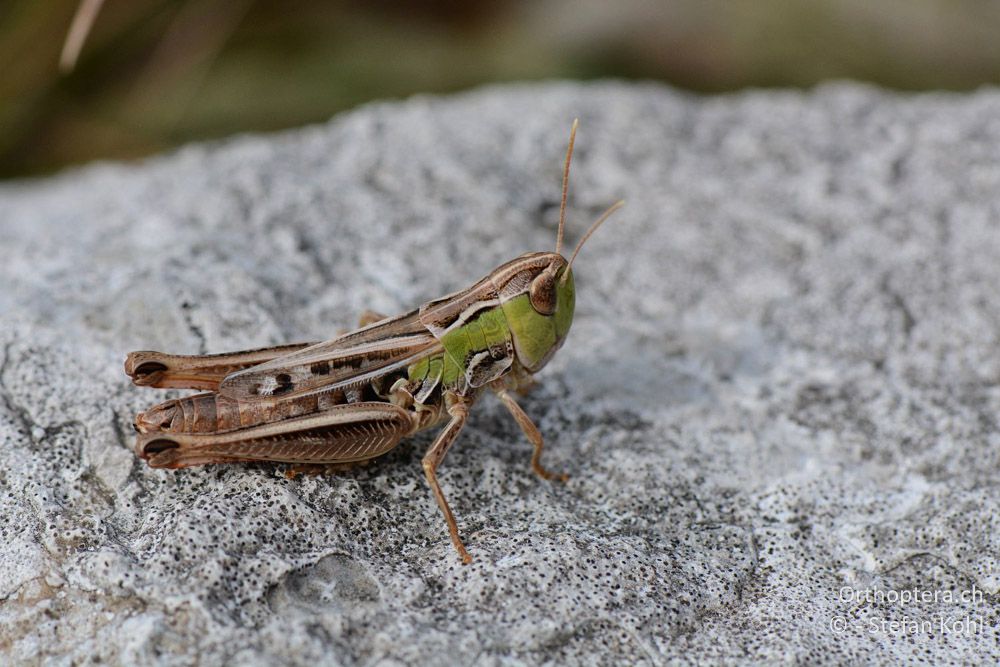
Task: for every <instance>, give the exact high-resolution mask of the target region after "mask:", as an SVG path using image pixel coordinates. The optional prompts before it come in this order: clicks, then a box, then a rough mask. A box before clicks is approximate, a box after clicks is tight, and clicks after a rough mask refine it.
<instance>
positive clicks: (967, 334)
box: [0, 83, 1000, 665]
mask: <svg viewBox="0 0 1000 667" xmlns="http://www.w3.org/2000/svg"><path fill="white" fill-rule="evenodd" d="M577 115H578V116H579V117H580V119H581V125H580V134H579V137H578V143H577V146H578V148H577V154H576V161H575V163H574V171H573V179H572V187H571V207H570V225H569V230H568V236H569V241H570V242H571V243H575V241H576V240H577V239H578V238H579V237H580V235H581V234H582V232H583V231H584V229H585V228H586V226H587V224H589V222H590V221H591V220H592V219H593V218H594V217H595V216H596V215H597V214H598V213H599V212H600V211H601V210H602V209H603V208H604V207H605V206H607V205H608V204H610V203H611V202H613V201H614V200H615V199H617V198H619V197H624V198H625V199H627V200H628V205H627V207H626V208H625V210H624V211H623V212H622V213H621V214H620V215H619V216H618V218H617V219H614V220H613V221H611V222H609V223H608V225H607V227H605V228H604V229H603V230H601V231H600V232H599V233H598V234H597V235H596V236H595V237H594V238H593V239H592V240H591V241H590V243H589V244H588V246H587V247H586V248H585V249H584V251H583V252H582V253H581V256H580V259H579V262H578V265H577V266H578V270H577V288H578V307H577V317H576V322H575V325H574V329H573V331H572V332H571V334H570V337H569V340H568V342H567V344H566V346H565V347H564V348H563V349H562V351H561V352H560V353H559V354H558V355H557V356H556V358H555V359H554V360H553V362H552V363H551V364H550V365H549V367H547V368H546V369H545V370H544V372H543V373H542V374H541V377H540V379H541V384H540V386H539V387H538V388H537V389H536V390H535V391H534V392H533V393H532V394H531V395H530V397H529V398H527V399H526V400H525V401H524V407H525V409H526V410H527V412H528V413H529V414H530V415H532V416H533V417H534V419H535V420H537V423H538V425H539V427H540V428H541V430H542V432H543V433H544V434H545V435H546V437H547V452H546V454H547V460H548V463H549V464H550V466H551V467H553V468H556V469H563V470H566V471H568V472H569V473H571V474H572V478H571V480H570V481H569V482H568V483H567V484H566V485H558V484H551V483H547V482H544V481H542V480H539V479H537V478H536V477H534V476H533V475H532V473H531V471H530V469H529V467H528V460H529V453H530V447H529V445H528V444H527V443H526V442H525V441H524V438H523V437H522V436H521V434H520V432H519V431H518V429H517V427H516V425H515V424H514V423H513V422H512V421H511V419H510V418H509V417H508V416H507V414H506V413H505V411H504V410H503V408H502V406H499V405H498V404H497V402H496V401H495V400H493V399H492V398H489V397H487V398H485V399H484V400H483V401H482V403H481V405H478V406H477V409H476V410H475V411H474V416H473V418H472V421H471V424H470V426H469V427H468V428H467V430H466V431H465V432H464V433H463V435H462V437H461V439H460V441H459V443H458V444H457V445H456V447H454V448H453V449H452V451H451V452H450V454H449V456H448V459H447V460H446V461H445V464H444V465H443V467H442V469H441V479H442V483H443V486H444V488H445V491H446V493H447V494H448V496H449V498H450V500H451V503H452V505H453V507H454V508H455V510H456V512H457V514H458V517H459V524H460V527H461V532H462V534H463V536H464V538H465V540H466V543H467V545H468V547H469V549H470V551H471V552H472V554H473V556H474V557H475V558H476V560H475V562H474V563H473V564H471V565H469V566H462V565H461V564H460V562H459V559H458V557H457V556H456V554H455V552H454V550H453V549H452V546H451V543H450V541H449V539H448V536H447V531H446V529H445V525H444V522H443V520H442V519H441V517H440V515H439V513H438V509H437V507H436V505H435V504H434V501H433V498H432V497H431V495H430V493H429V491H428V489H427V488H426V486H425V484H424V480H423V476H422V471H421V468H420V458H421V456H422V452H423V450H424V449H425V448H426V447H427V445H428V444H429V442H430V439H431V435H430V434H427V435H422V436H419V437H417V438H414V439H413V440H411V441H409V442H407V443H405V444H403V445H401V446H400V447H399V448H397V449H396V450H395V451H393V452H392V453H391V454H389V455H387V456H386V457H384V458H383V459H381V460H380V461H378V462H376V463H375V464H373V465H371V466H368V467H366V468H362V469H359V470H357V471H352V472H346V473H343V474H340V475H337V476H330V477H299V478H297V479H294V480H289V479H286V478H285V476H284V475H283V468H281V467H280V466H272V465H263V464H260V465H237V466H220V467H206V468H195V469H188V470H182V471H163V470H153V469H150V468H148V467H147V466H146V465H145V464H143V463H142V462H141V461H139V460H137V459H136V458H135V456H134V454H133V452H132V449H131V444H132V436H131V429H130V421H131V417H132V415H133V414H134V413H135V412H136V411H138V410H141V409H143V408H144V407H145V406H148V405H151V404H153V403H155V402H158V401H159V400H162V399H163V398H165V397H167V396H171V395H177V394H178V392H162V391H156V390H143V389H140V388H137V387H134V386H132V385H130V384H129V382H128V381H127V379H126V378H125V376H124V374H123V372H122V361H123V359H124V355H125V353H126V352H127V351H129V350H135V349H158V350H163V351H171V352H186V353H198V352H217V351H226V350H230V349H240V348H247V347H254V346H261V345H267V344H274V343H279V342H290V341H295V340H310V339H321V338H324V337H329V336H331V335H332V334H333V333H334V332H335V331H337V330H338V329H341V328H345V327H350V326H352V324H353V323H354V321H355V319H356V318H357V315H358V313H359V312H361V311H362V310H363V309H365V308H371V309H374V310H378V311H383V312H387V313H394V312H399V311H402V310H403V309H406V308H409V307H412V306H414V305H416V304H419V303H421V302H422V301H425V300H428V299H431V298H434V297H437V296H440V295H442V294H445V293H447V292H450V291H452V290H455V289H458V288H461V287H463V286H465V285H467V284H470V283H471V282H472V281H473V280H475V279H478V278H479V277H480V276H481V275H483V274H485V273H486V272H487V271H489V270H490V269H492V268H493V267H494V266H495V265H497V264H499V263H501V262H503V261H505V260H507V259H509V258H512V257H514V256H516V255H518V254H520V253H521V252H524V251H528V250H547V249H550V248H552V247H553V246H554V239H555V228H556V220H557V217H558V216H557V213H558V200H559V186H560V172H561V166H562V165H561V161H562V156H563V151H564V149H565V142H566V138H567V132H568V129H569V124H570V121H571V120H572V118H573V117H574V116H577ZM998 259H1000V92H998V91H996V90H984V91H981V92H977V93H973V94H967V95H953V94H923V95H895V94H890V93H886V92H882V91H879V90H875V89H871V88H866V87H861V86H857V85H846V84H844V85H835V86H829V87H823V88H820V89H818V90H816V91H814V92H809V93H797V92H747V93H741V94H737V95H727V96H721V97H696V96H692V95H686V94H682V93H678V92H675V91H672V90H670V89H667V88H663V87H660V86H656V85H626V84H618V83H600V84H594V85H577V84H544V85H533V86H509V87H497V88H489V89H485V90H481V91H477V92H473V93H469V94H464V95H458V96H454V97H447V98H427V97H420V98H414V99H411V100H408V101H406V102H402V103H394V104H379V105H373V106H368V107H365V108H362V109H359V110H358V111H356V112H353V113H349V114H345V115H343V116H339V117H337V118H335V119H334V120H332V121H331V122H330V123H328V124H326V125H322V126H318V127H309V128H305V129H302V130H298V131H294V132H286V133H282V134H277V135H270V136H249V137H237V138H233V139H231V140H227V141H223V142H215V143H208V144H200V145H193V146H188V147H185V148H183V149H181V150H179V151H177V152H176V153H174V154H171V155H167V156H163V157H157V158H154V159H150V160H146V161H142V162H138V163H129V164H96V165H92V166H89V167H86V168H83V169H78V170H73V171H70V172H67V173H65V174H61V175H59V176H56V177H52V178H47V179H42V180H37V181H27V182H15V183H8V184H5V185H3V186H0V285H2V289H0V317H2V327H0V498H2V501H0V503H2V512H0V537H2V540H0V596H2V600H3V602H2V604H0V651H2V661H3V662H4V663H6V664H11V663H22V664H24V663H27V664H35V663H39V662H44V663H50V664H67V665H68V664H82V663H85V662H88V661H91V660H95V661H104V662H111V663H115V662H117V663H124V664H169V665H190V664H196V663H200V664H218V663H222V662H227V663H230V664H241V665H257V664H259V665H264V664H316V663H320V664H332V665H337V664H345V665H353V664H364V665H400V664H426V665H435V664H487V665H511V664H539V663H548V664H565V663H583V664H621V663H627V664H664V663H668V662H673V661H676V662H702V661H704V662H713V663H720V662H721V663H730V664H737V663H745V662H752V663H758V664H774V663H775V662H785V663H794V662H803V663H828V664H843V663H846V662H855V663H874V662H926V663H935V664H945V663H949V662H951V663H956V664H970V663H980V664H986V663H996V662H997V661H998V660H1000V650H998V648H997V647H998V639H1000V632H998V625H997V623H998V621H997V619H998V599H1000V598H998V592H1000V562H998V558H1000V519H998V517H1000V429H998V414H1000V346H998V341H1000V261H998ZM914 591H916V593H914ZM963 591H964V592H968V595H966V599H963V598H962V595H961V594H962V592H963ZM970 595H972V596H975V597H969V596H970ZM925 597H933V599H930V600H928V599H925ZM859 598H860V599H859ZM965 620H967V621H971V622H972V624H973V625H972V626H969V627H966V628H965V629H963V628H962V627H955V626H952V625H949V626H948V627H945V628H943V629H942V627H941V622H942V621H945V622H949V623H951V622H955V621H958V622H962V621H965ZM893 623H895V624H896V625H893ZM977 624H978V625H977ZM842 626H843V627H842Z"/></svg>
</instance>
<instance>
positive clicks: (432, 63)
mask: <svg viewBox="0 0 1000 667" xmlns="http://www.w3.org/2000/svg"><path fill="white" fill-rule="evenodd" d="M84 6H85V8H86V9H88V10H89V11H92V12H93V11H94V10H97V11H96V15H95V19H94V21H93V23H92V28H91V29H90V30H89V31H86V37H85V39H84V40H82V47H81V48H80V50H79V57H78V58H77V59H76V62H75V66H74V67H72V69H69V68H68V67H64V70H65V71H61V70H60V54H61V53H62V52H63V50H64V44H65V42H66V39H67V34H68V33H69V32H70V26H71V25H72V24H73V22H74V16H75V15H76V14H77V10H78V8H79V7H80V0H0V177H17V176H24V175H31V174H39V173H46V172H51V171H53V170H56V169H58V168H60V167H63V166H65V165H69V164H76V163H81V162H85V161H88V160H93V159H96V158H130V157H136V156H141V155H147V154H150V153H154V152H157V151H160V150H163V149H165V148H167V147H170V146H173V145H176V144H178V143H182V142H185V141H189V140H192V139H201V138H207V137H217V136H223V135H227V134H231V133H234V132H241V131H257V130H274V129H278V128H284V127H293V126H298V125H302V124H305V123H310V122H315V121H321V120H324V119H327V118H329V117H330V116H331V115H332V114H334V113H336V112H338V111H341V110H343V109H347V108H350V107H352V106H355V105H357V104H360V103H363V102H366V101H369V100H373V99H380V98H395V97H402V96H406V95H410V94H413V93H417V92H448V91H455V90H461V89H464V88H469V87H471V86H475V85H479V84H483V83H487V82H493V81H513V80H537V79H543V78H574V79H590V78H598V77H624V78H630V79H654V80H660V81H665V82H668V83H671V84H674V85H677V86H680V87H683V88H687V89H691V90H696V91H727V90H734V89H739V88H743V87H747V86H798V87H805V86H812V85H814V84H816V83H818V82H821V81H824V80H828V79H844V78H850V79H858V80H864V81H870V82H874V83H878V84H881V85H884V86H889V87H892V88H897V89H904V90H921V89H939V88H941V89H951V90H968V89H973V88H976V87H978V86H981V85H984V84H994V85H995V84H997V83H1000V2H998V1H996V0H799V1H792V0H788V1H782V0H756V1H737V0H730V1H725V0H674V1H668V0H663V1H659V2H657V1H653V0H620V1H617V2H607V1H600V0H580V1H570V0H539V1H534V2H532V1H529V0H494V1H491V2H487V1H484V0H444V1H441V2H434V1H432V0H410V1H404V0H370V1H367V2H366V1H362V0H353V1H352V0H340V1H331V2H318V1H311V0H284V1H276V0H103V2H102V1H101V0H84ZM78 36H79V35H78ZM67 64H68V63H67Z"/></svg>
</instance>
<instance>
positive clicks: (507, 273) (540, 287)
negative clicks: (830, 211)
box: [125, 121, 624, 563]
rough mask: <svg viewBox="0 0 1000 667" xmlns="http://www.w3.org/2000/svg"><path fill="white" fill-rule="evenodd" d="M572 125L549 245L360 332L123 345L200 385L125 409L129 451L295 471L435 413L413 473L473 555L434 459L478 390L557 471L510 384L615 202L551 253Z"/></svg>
mask: <svg viewBox="0 0 1000 667" xmlns="http://www.w3.org/2000/svg"><path fill="white" fill-rule="evenodd" d="M576 128H577V122H576V121H574V122H573V127H572V129H571V130H570V138H569V146H568V148H567V150H566V159H565V163H564V166H563V184H562V201H561V204H560V207H559V228H558V231H557V236H556V250H555V252H530V253H526V254H524V255H521V256H520V257H518V258H517V259H514V260H511V261H509V262H507V263H506V264H503V265H501V266H499V267H498V268H496V269H495V270H493V271H492V272H490V274H489V275H487V276H486V277H484V278H483V279H482V280H480V281H479V282H477V283H475V284H474V285H472V286H471V287H469V288H467V289H464V290H462V291H459V292H455V293H453V294H450V295H448V296H445V297H441V298H440V299H437V300H434V301H430V302H428V303H425V304H423V305H422V306H420V307H419V308H416V309H414V310H411V311H410V312H408V313H406V314H403V315H399V316H398V317H391V318H390V317H383V316H381V315H377V314H374V313H366V314H365V315H363V316H362V319H361V323H360V326H361V328H359V329H357V330H355V331H352V332H349V333H345V334H342V335H339V336H337V337H335V338H332V339H331V340H328V341H325V342H320V343H302V344H295V345H283V346H278V347H269V348H263V349H257V350H249V351H244V352H234V353H229V354H210V355H203V356H184V355H171V354H163V353H160V352H151V351H141V352H132V353H130V354H129V355H128V358H127V359H126V361H125V372H126V373H127V374H128V376H129V377H130V378H131V379H132V381H133V382H134V383H135V384H136V385H139V386H143V387H157V388H182V389H201V390H206V391H205V392H204V393H199V394H194V395H192V396H187V397H184V398H178V399H173V400H169V401H166V402H164V403H160V404H159V405H156V406H154V407H152V408H150V409H149V410H146V411H145V412H140V413H139V414H138V415H136V418H135V423H134V427H135V430H136V431H137V432H138V434H139V435H138V437H137V439H136V443H135V449H136V453H137V454H138V455H139V456H140V457H141V458H143V459H145V460H146V462H147V463H148V464H149V465H150V466H152V467H154V468H184V467H187V466H194V465H201V464H208V463H234V462H239V461H275V462H282V463H289V464H292V467H291V468H290V470H289V473H288V474H289V475H291V476H294V474H296V473H298V472H323V471H328V470H335V469H339V468H341V467H345V466H350V465H353V464H359V463H363V462H367V461H369V460H371V459H374V458H376V457H378V456H381V455H382V454H385V453H386V452H388V451H389V450H391V449H392V448H394V447H395V446H396V445H397V444H398V443H399V442H400V441H401V440H402V439H403V438H405V437H407V436H410V435H412V434H414V433H416V432H418V431H422V430H425V429H429V428H433V427H435V426H438V425H440V424H442V423H444V428H443V429H442V430H441V431H440V433H439V434H438V436H437V438H436V439H435V440H434V442H433V444H432V445H431V446H430V449H428V450H427V453H426V455H425V456H424V458H423V468H424V474H425V475H426V477H427V483H428V484H429V485H430V487H431V490H432V491H433V492H434V497H435V499H436V500H437V504H438V506H439V507H440V509H441V512H442V513H443V514H444V518H445V520H446V521H447V524H448V531H449V533H450V535H451V541H452V543H453V544H454V545H455V549H456V550H457V551H458V553H459V555H460V556H461V557H462V562H463V563H469V562H471V560H472V558H471V556H469V552H468V551H466V549H465V545H464V544H463V543H462V540H461V538H460V537H459V533H458V524H457V523H456V522H455V516H454V515H453V514H452V511H451V508H450V507H449V506H448V501H447V500H446V499H445V496H444V493H443V492H442V491H441V485H440V484H438V479H437V469H438V466H439V465H440V464H441V462H442V461H443V460H444V457H445V454H447V453H448V448H449V447H451V445H452V443H454V442H455V439H456V438H457V437H458V434H459V432H460V431H461V430H462V427H463V426H464V425H465V422H466V419H467V418H468V414H469V410H470V408H471V407H472V405H473V404H474V403H475V402H476V400H477V399H478V398H479V396H480V395H482V394H483V393H484V391H485V390H489V391H492V392H493V393H495V394H496V395H497V397H499V399H500V401H501V402H502V403H503V404H504V406H506V408H507V410H508V411H509V412H510V414H511V415H512V416H513V417H514V420H515V421H516V422H517V424H518V425H519V426H520V427H521V430H522V431H523V432H524V435H525V436H526V437H527V439H528V440H529V441H530V442H531V444H532V445H533V446H534V452H533V454H532V457H531V467H532V470H534V472H535V473H537V474H538V475H539V476H541V477H542V478H544V479H547V480H553V479H554V480H561V481H565V480H566V479H567V476H566V475H564V474H556V473H553V472H551V471H549V470H548V469H546V468H545V467H544V466H543V465H542V462H541V455H542V446H543V441H542V435H541V433H540V432H539V430H538V428H537V427H536V426H535V424H534V423H533V422H532V421H531V419H530V418H529V417H528V415H527V414H525V412H524V410H522V409H521V407H520V406H519V405H518V404H517V402H516V401H515V399H514V397H513V396H512V395H511V392H512V391H522V392H523V391H524V390H526V389H527V388H528V387H529V386H530V385H531V384H532V383H533V380H532V375H533V374H534V373H536V372H537V371H539V370H540V369H541V368H542V367H543V366H544V365H545V364H546V363H547V362H548V361H549V359H551V358H552V355H553V354H554V353H555V352H556V350H558V349H559V347H560V346H561V345H562V343H563V341H564V340H565V338H566V334H567V333H568V332H569V328H570V325H571V324H572V322H573V309H574V304H575V287H574V283H573V273H572V266H573V261H574V260H575V259H576V256H577V254H578V253H579V252H580V248H582V247H583V244H584V243H585V242H586V241H587V239H588V238H590V235H591V234H593V233H594V231H595V230H596V229H597V228H598V227H599V226H600V225H601V224H602V223H603V222H604V221H605V220H607V219H608V217H609V216H610V215H611V214H612V213H613V212H614V211H615V210H616V209H618V208H619V207H620V206H622V205H623V204H624V202H622V201H619V202H617V203H615V204H614V205H613V206H611V207H610V208H609V209H608V210H607V211H605V212H604V214H603V215H601V216H600V218H598V219H597V221H595V222H594V223H593V225H591V227H590V229H589V230H588V231H587V233H586V234H584V236H583V238H582V239H581V240H580V242H579V243H578V244H577V246H576V249H575V250H574V251H573V254H572V255H571V256H570V259H569V260H568V261H567V260H566V258H565V257H563V256H562V254H561V252H562V242H563V230H564V227H565V222H566V197H567V192H568V187H569V167H570V161H571V159H572V156H573V144H574V142H575V139H576Z"/></svg>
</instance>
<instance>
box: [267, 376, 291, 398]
mask: <svg viewBox="0 0 1000 667" xmlns="http://www.w3.org/2000/svg"><path fill="white" fill-rule="evenodd" d="M274 381H275V382H276V383H277V386H276V387H275V388H274V391H273V392H272V394H271V395H272V396H281V395H282V394H287V393H288V392H290V391H291V390H292V389H294V388H295V384H294V383H293V382H292V376H291V375H289V374H288V373H278V374H277V375H275V376H274Z"/></svg>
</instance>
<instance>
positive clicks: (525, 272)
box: [494, 120, 625, 373]
mask: <svg viewBox="0 0 1000 667" xmlns="http://www.w3.org/2000/svg"><path fill="white" fill-rule="evenodd" d="M576 127H577V121H575V120H574V121H573V128H572V129H571V130H570V135H569V147H568V148H567V149H566V163H565V165H564V166H563V186H562V203H561V205H560V207H559V231H558V235H557V236H556V251H555V252H533V253H527V254H525V255H521V256H520V257H518V258H517V259H515V260H514V261H513V262H509V263H508V264H506V265H504V266H502V267H500V268H499V269H497V271H496V272H495V273H494V275H495V276H497V278H498V279H499V280H498V281H497V282H498V283H499V284H497V285H496V286H497V288H498V291H499V293H500V303H501V305H502V307H503V312H504V315H505V316H506V318H507V324H508V325H509V326H510V330H511V336H512V338H513V341H514V351H515V353H516V354H517V359H518V361H520V362H521V365H522V366H524V368H525V369H527V370H528V371H529V372H532V373H533V372H535V371H537V370H539V369H540V368H541V367H542V366H544V365H545V364H546V363H547V362H548V360H549V359H551V358H552V355H553V354H554V353H555V351H556V350H558V349H559V347H560V346H561V345H562V343H563V340H565V339H566V334H567V333H569V328H570V325H572V324H573V309H574V306H575V305H576V288H575V286H574V285H573V261H574V260H575V259H576V255H577V253H579V252H580V248H582V247H583V244H584V243H586V241H587V239H589V238H590V235H591V234H593V233H594V231H595V230H596V229H597V228H598V227H600V226H601V224H602V223H603V222H604V221H605V220H607V219H608V217H610V216H611V214H612V213H614V212H615V211H616V210H618V209H619V208H620V207H621V206H622V205H623V204H624V203H625V202H623V201H618V202H616V203H615V204H613V205H612V206H611V207H610V208H609V209H608V210H606V211H605V212H604V214H603V215H601V217H600V218H598V219H597V220H596V221H595V222H594V224H592V225H591V226H590V229H588V230H587V233H586V234H584V235H583V238H581V239H580V241H579V243H577V244H576V249H574V250H573V254H572V255H571V256H570V258H569V261H567V260H566V258H565V257H563V256H562V242H563V230H564V228H565V226H566V195H567V192H568V191H569V165H570V160H571V159H572V157H573V143H574V141H575V140H576Z"/></svg>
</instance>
